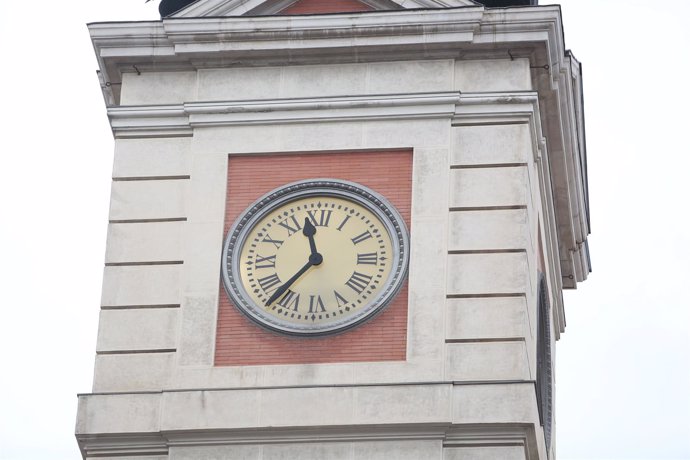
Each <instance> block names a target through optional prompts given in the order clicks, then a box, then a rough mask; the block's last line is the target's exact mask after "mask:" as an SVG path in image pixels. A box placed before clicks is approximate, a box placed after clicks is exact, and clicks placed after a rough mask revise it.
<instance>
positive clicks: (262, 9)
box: [169, 0, 478, 18]
mask: <svg viewBox="0 0 690 460" xmlns="http://www.w3.org/2000/svg"><path fill="white" fill-rule="evenodd" d="M305 1H308V0H197V1H195V2H194V3H192V4H190V5H188V6H187V7H185V8H183V9H181V10H180V11H178V12H176V13H173V14H171V15H170V16H169V17H173V18H199V17H219V16H245V15H246V16H265V15H272V14H279V13H280V12H281V11H284V10H286V9H288V8H291V7H294V6H295V5H296V4H299V3H300V2H305ZM314 3H317V2H314ZM347 4H348V5H349V6H350V8H349V9H348V11H387V10H402V9H414V8H457V7H462V6H478V3H477V2H474V1H473V0H347ZM356 4H361V5H362V7H361V9H356ZM329 12H330V11H329Z"/></svg>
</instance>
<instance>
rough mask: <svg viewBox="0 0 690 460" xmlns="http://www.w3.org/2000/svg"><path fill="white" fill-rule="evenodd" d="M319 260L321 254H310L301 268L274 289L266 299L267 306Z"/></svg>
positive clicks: (317, 263)
mask: <svg viewBox="0 0 690 460" xmlns="http://www.w3.org/2000/svg"><path fill="white" fill-rule="evenodd" d="M321 262H323V256H321V254H319V253H318V252H316V253H314V254H312V255H310V256H309V260H308V261H307V263H306V264H304V266H303V267H302V268H300V269H299V271H298V272H297V273H295V274H294V275H292V278H290V279H289V280H287V281H286V282H285V283H283V285H282V286H280V287H279V288H278V289H276V291H275V292H274V293H273V294H272V295H271V297H269V299H268V300H267V301H266V306H267V307H268V306H269V305H271V304H272V303H273V302H274V301H275V300H276V299H278V298H280V296H282V295H283V294H285V292H287V290H288V289H289V288H290V286H292V284H293V283H294V282H295V281H297V280H298V279H299V277H300V276H302V275H304V274H305V273H306V272H307V270H309V269H310V268H311V267H313V266H314V265H320V264H321Z"/></svg>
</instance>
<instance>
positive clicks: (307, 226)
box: [302, 217, 318, 255]
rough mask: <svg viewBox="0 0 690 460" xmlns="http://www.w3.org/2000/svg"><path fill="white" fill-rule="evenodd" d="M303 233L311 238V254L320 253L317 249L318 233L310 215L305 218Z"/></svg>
mask: <svg viewBox="0 0 690 460" xmlns="http://www.w3.org/2000/svg"><path fill="white" fill-rule="evenodd" d="M302 234H303V235H304V236H306V237H307V238H309V248H310V249H311V254H312V255H314V254H318V252H317V250H316V242H315V241H314V235H315V234H316V227H314V225H313V224H312V223H311V220H309V218H308V217H305V218H304V228H303V229H302Z"/></svg>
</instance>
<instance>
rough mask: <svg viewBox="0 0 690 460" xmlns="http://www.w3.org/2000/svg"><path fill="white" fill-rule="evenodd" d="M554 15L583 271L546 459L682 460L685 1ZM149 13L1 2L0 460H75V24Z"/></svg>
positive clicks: (80, 382) (83, 345)
mask: <svg viewBox="0 0 690 460" xmlns="http://www.w3.org/2000/svg"><path fill="white" fill-rule="evenodd" d="M156 3H157V2H156ZM542 3H543V4H547V3H549V2H547V1H543V0H542ZM554 3H555V2H554ZM560 3H561V4H562V5H563V14H564V24H565V39H566V44H567V46H568V48H570V49H572V50H573V51H574V53H575V55H576V56H577V58H578V59H579V60H580V61H581V62H582V63H583V65H584V81H585V110H586V118H587V149H588V160H589V185H590V196H591V209H592V216H591V217H592V227H593V234H592V235H591V237H590V246H591V253H592V260H593V266H594V273H592V274H591V275H590V278H589V280H588V281H586V282H585V283H583V284H581V287H580V288H579V289H578V290H576V291H570V292H566V293H565V300H566V315H567V321H568V327H567V329H566V333H565V334H564V335H563V336H562V338H561V341H560V342H559V343H558V346H557V349H556V352H557V361H556V363H557V401H556V403H557V407H556V410H557V412H556V420H557V446H558V453H559V456H558V457H559V459H560V460H575V459H577V460H584V459H587V460H595V459H596V460H604V459H606V460H623V459H626V460H628V459H645V460H670V459H674V460H680V459H686V460H687V459H690V339H689V338H688V336H689V334H688V328H689V325H690V301H689V300H688V292H687V288H686V287H687V285H688V283H689V281H690V249H689V247H690V244H689V243H690V236H689V232H688V227H687V222H688V219H687V214H688V209H690V206H689V205H688V201H690V192H689V183H690V178H689V177H688V171H689V170H690V148H689V147H688V135H687V134H688V131H689V130H690V123H689V122H690V119H689V117H688V108H689V107H690V91H689V90H688V83H690V50H689V47H690V32H688V22H687V21H688V18H690V2H688V1H685V0H666V1H663V2H658V1H643V0H563V1H562V2H560ZM156 7H157V6H156V4H154V2H151V3H148V4H144V0H75V1H72V2H57V1H48V0H43V1H33V2H32V1H13V2H4V3H3V11H2V13H1V14H0V57H1V58H2V61H1V62H2V64H0V65H1V67H0V70H1V71H0V134H1V135H0V309H1V310H0V459H1V460H29V459H30V460H35V459H50V460H63V459H64V460H68V459H69V460H71V459H79V458H80V456H79V451H78V449H77V444H76V441H75V440H74V435H73V432H74V421H75V415H76V405H77V399H76V394H77V393H80V392H88V391H89V390H90V386H91V379H92V373H93V359H94V353H95V347H96V333H97V321H98V309H99V307H98V306H99V301H100V287H101V276H102V266H103V258H104V253H105V235H106V226H107V213H108V199H109V192H110V172H111V165H112V136H111V133H110V129H109V126H108V122H107V118H106V115H105V109H104V103H103V99H102V96H101V92H100V89H99V86H98V82H97V79H96V75H95V70H96V61H95V58H94V54H93V49H92V47H91V42H90V39H89V36H88V32H87V30H86V26H85V24H86V23H87V22H97V21H112V20H143V19H157V17H158V16H157V10H156Z"/></svg>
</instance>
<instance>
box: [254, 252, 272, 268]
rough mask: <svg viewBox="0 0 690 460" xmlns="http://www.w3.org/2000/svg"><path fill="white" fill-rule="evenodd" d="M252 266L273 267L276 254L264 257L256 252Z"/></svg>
mask: <svg viewBox="0 0 690 460" xmlns="http://www.w3.org/2000/svg"><path fill="white" fill-rule="evenodd" d="M254 266H255V267H256V268H275V266H276V256H275V255H272V256H268V257H264V256H262V255H261V254H259V253H257V254H256V261H254Z"/></svg>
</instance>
